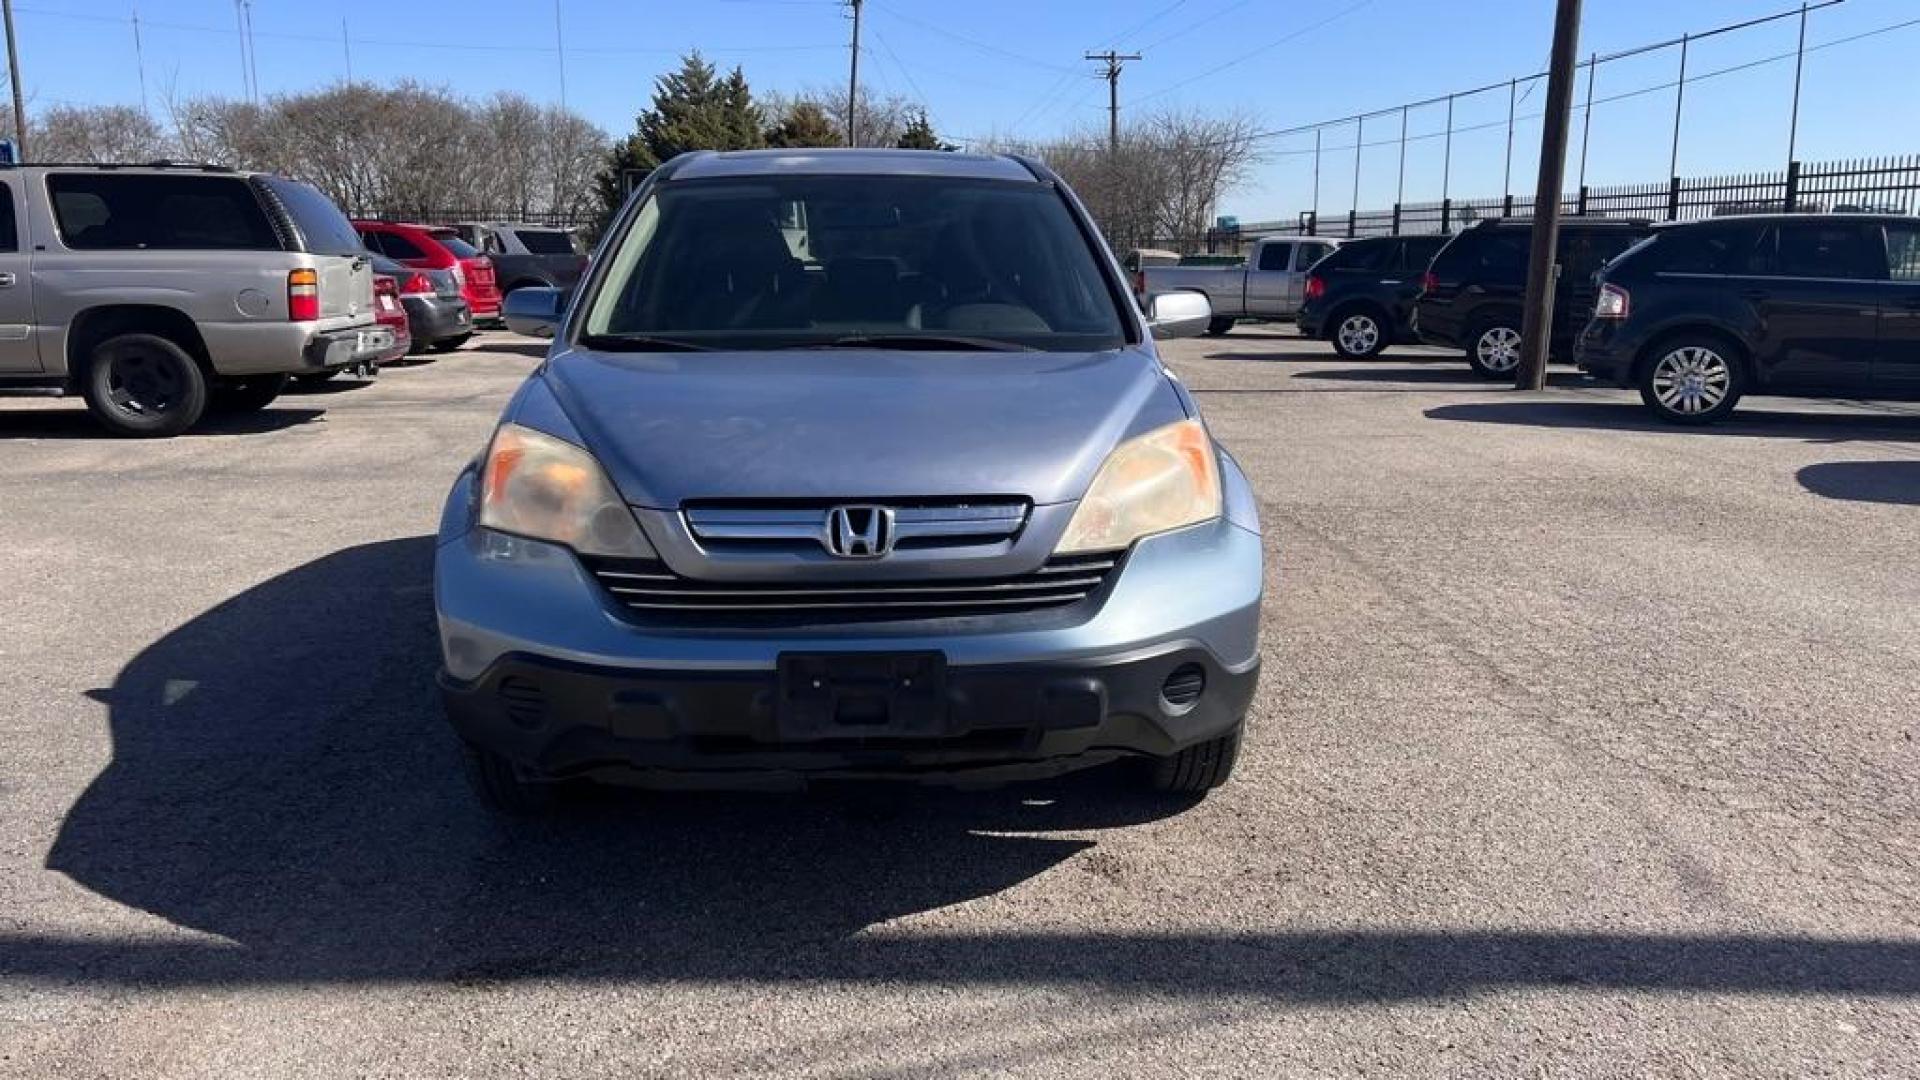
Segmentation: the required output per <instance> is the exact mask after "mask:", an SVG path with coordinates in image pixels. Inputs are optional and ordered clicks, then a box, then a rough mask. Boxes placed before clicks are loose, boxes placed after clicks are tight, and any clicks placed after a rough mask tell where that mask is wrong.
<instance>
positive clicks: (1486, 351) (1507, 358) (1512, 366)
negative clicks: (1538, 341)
mask: <svg viewBox="0 0 1920 1080" xmlns="http://www.w3.org/2000/svg"><path fill="white" fill-rule="evenodd" d="M1466 352H1467V366H1468V367H1471V368H1472V369H1473V373H1474V374H1475V375H1478V376H1480V377H1481V378H1483V379H1489V380H1492V379H1506V380H1509V381H1511V380H1512V379H1513V377H1514V374H1515V373H1516V372H1517V371H1519V370H1520V320H1519V318H1518V317H1516V316H1512V315H1500V316H1495V317H1493V318H1490V319H1483V320H1481V321H1480V322H1477V323H1475V324H1474V327H1473V331H1472V333H1469V334H1468V335H1467V346H1466Z"/></svg>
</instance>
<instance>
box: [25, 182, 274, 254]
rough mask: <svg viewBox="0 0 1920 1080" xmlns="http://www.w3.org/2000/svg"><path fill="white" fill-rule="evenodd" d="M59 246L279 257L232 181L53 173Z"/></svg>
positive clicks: (245, 189)
mask: <svg viewBox="0 0 1920 1080" xmlns="http://www.w3.org/2000/svg"><path fill="white" fill-rule="evenodd" d="M47 192H48V194H49V195H50V196H52V200H53V216H54V222H55V224H57V225H58V226H59V227H60V239H61V242H63V243H65V244H66V245H67V247H69V248H72V249H74V250H76V251H105V250H122V251H124V250H155V251H165V250H175V251H179V250H189V251H208V250H214V251H279V250H281V245H280V237H279V235H278V234H277V233H275V232H274V230H273V225H272V224H271V223H270V222H268V220H267V214H266V211H265V210H264V209H262V208H261V206H260V200H259V199H258V198H257V197H256V196H255V195H254V193H253V188H252V187H250V186H248V184H247V182H246V181H245V180H242V179H240V178H238V177H214V176H142V175H130V174H121V175H90V174H86V173H54V174H52V175H49V176H48V177H47Z"/></svg>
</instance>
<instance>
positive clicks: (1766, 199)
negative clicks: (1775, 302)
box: [1206, 154, 1920, 254]
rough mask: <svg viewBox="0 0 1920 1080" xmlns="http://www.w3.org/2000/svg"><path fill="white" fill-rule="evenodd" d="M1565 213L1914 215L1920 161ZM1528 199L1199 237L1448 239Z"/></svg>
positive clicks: (1231, 243)
mask: <svg viewBox="0 0 1920 1080" xmlns="http://www.w3.org/2000/svg"><path fill="white" fill-rule="evenodd" d="M1560 207H1561V210H1562V212H1564V213H1568V214H1586V215H1591V216H1599V217H1630V218H1647V219H1650V220H1653V221H1694V220H1698V219H1701V218H1708V217H1716V216H1720V215H1724V214H1757V213H1768V212H1782V211H1785V212H1790V213H1793V212H1797V213H1826V212H1844V211H1872V212H1879V213H1895V214H1912V213H1915V212H1916V211H1920V154H1912V155H1908V156H1905V157H1887V158H1868V159H1863V160H1855V161H1829V162H1799V161H1796V162H1793V163H1792V164H1790V165H1789V166H1787V169H1786V171H1785V172H1773V173H1746V174H1743V175H1737V176H1708V177H1680V176H1675V177H1672V178H1670V179H1669V180H1667V182H1665V183H1652V184H1624V185H1619V186H1614V187H1582V188H1581V189H1580V190H1579V191H1577V192H1571V193H1569V194H1566V195H1563V196H1561V201H1560ZM1532 216H1533V200H1532V199H1531V198H1518V197H1513V196H1507V197H1505V198H1494V199H1442V200H1440V201H1439V202H1415V203H1395V204H1394V206H1393V208H1392V209H1390V210H1350V211H1348V212H1347V213H1344V214H1332V215H1321V214H1314V213H1312V212H1305V213H1302V214H1301V215H1300V216H1299V217H1298V218H1297V219H1295V220H1292V221H1263V222H1253V223H1249V224H1244V225H1241V226H1240V227H1239V228H1237V229H1212V230H1209V231H1208V232H1207V235H1206V245H1207V251H1208V252H1210V253H1216V254H1217V253H1223V252H1226V253H1233V254H1240V253H1242V250H1243V248H1244V247H1245V245H1247V244H1249V243H1251V242H1253V241H1254V240H1258V239H1260V238H1261V237H1265V236H1345V237H1357V236H1398V235H1401V234H1404V233H1449V232H1454V231H1456V230H1459V229H1463V228H1465V227H1467V226H1469V225H1471V224H1473V223H1474V222H1476V221H1480V220H1483V219H1485V218H1501V217H1519V218H1525V217H1532Z"/></svg>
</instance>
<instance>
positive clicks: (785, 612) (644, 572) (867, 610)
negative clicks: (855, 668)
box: [586, 552, 1120, 622]
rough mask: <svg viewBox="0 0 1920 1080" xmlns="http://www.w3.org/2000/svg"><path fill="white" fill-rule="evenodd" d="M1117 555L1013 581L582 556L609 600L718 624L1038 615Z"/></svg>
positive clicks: (1085, 591) (1050, 566) (1070, 600)
mask: <svg viewBox="0 0 1920 1080" xmlns="http://www.w3.org/2000/svg"><path fill="white" fill-rule="evenodd" d="M1119 561H1120V556H1119V555H1118V554H1117V553H1112V552H1109V553H1106V554H1100V555H1070V556H1061V557H1056V558H1053V559H1049V560H1047V562H1046V564H1045V565H1043V566H1041V567H1040V569H1038V570H1035V571H1034V572H1032V573H1030V574H1022V575H1019V576H1017V577H1000V578H964V579H953V580H942V579H929V578H918V579H912V580H906V581H868V582H859V581H834V582H824V581H822V582H733V581H700V580H696V579H694V578H686V577H681V576H679V575H678V574H675V573H674V572H673V571H672V570H669V569H668V568H667V567H666V565H665V564H663V563H660V562H655V561H651V560H639V559H588V560H586V563H587V569H588V570H590V571H592V573H593V576H594V577H595V578H596V579H597V580H598V581H599V582H600V585H601V587H602V588H604V589H606V590H607V592H608V593H609V594H611V595H612V596H613V598H614V599H615V600H618V601H619V602H620V603H621V604H622V605H623V606H625V607H626V608H627V609H628V610H630V611H633V612H635V613H636V614H640V615H646V616H649V617H672V618H689V617H691V618H697V619H701V620H703V621H708V622H720V621H725V620H727V619H740V618H742V617H745V618H748V619H753V618H758V617H763V616H773V617H780V618H808V619H812V620H814V621H830V622H869V621H874V620H882V619H886V620H907V619H941V618H958V617H962V616H969V615H994V614H1003V613H1008V612H1024V611H1039V610H1043V609H1047V608H1059V607H1065V606H1067V605H1070V604H1075V603H1078V602H1080V601H1082V600H1085V599H1087V598H1088V597H1090V596H1092V595H1093V594H1094V593H1095V592H1097V591H1099V589H1100V588H1101V586H1103V585H1105V584H1106V582H1107V579H1108V578H1109V577H1110V576H1111V575H1112V573H1113V570H1114V567H1115V566H1116V565H1118V563H1119Z"/></svg>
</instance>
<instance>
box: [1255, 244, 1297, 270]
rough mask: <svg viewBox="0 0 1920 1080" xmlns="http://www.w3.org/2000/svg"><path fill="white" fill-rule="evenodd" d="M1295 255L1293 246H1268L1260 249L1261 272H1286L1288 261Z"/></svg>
mask: <svg viewBox="0 0 1920 1080" xmlns="http://www.w3.org/2000/svg"><path fill="white" fill-rule="evenodd" d="M1292 255H1293V245H1292V244H1268V245H1267V246H1266V247H1263V248H1261V249H1260V265H1259V267H1258V269H1261V270H1285V269H1286V268H1287V260H1288V259H1289V258H1291V257H1292Z"/></svg>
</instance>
